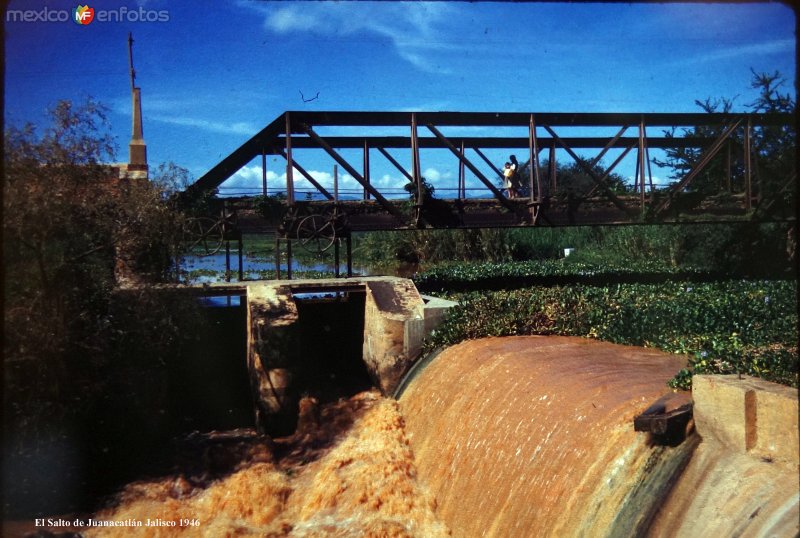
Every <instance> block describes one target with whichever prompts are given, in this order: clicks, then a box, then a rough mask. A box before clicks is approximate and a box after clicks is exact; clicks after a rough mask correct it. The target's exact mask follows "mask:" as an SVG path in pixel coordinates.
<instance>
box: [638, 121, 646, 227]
mask: <svg viewBox="0 0 800 538" xmlns="http://www.w3.org/2000/svg"><path fill="white" fill-rule="evenodd" d="M644 151H645V150H644V116H642V117H641V118H640V119H639V155H638V159H637V163H636V167H637V168H638V169H639V183H640V185H639V186H640V188H641V190H640V191H639V205H640V207H641V210H642V212H644V204H645V193H644V158H645V153H644Z"/></svg>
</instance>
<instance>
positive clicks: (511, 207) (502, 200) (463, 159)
mask: <svg viewBox="0 0 800 538" xmlns="http://www.w3.org/2000/svg"><path fill="white" fill-rule="evenodd" d="M426 126H427V127H428V129H429V130H430V131H431V132H432V133H433V134H434V136H436V138H438V139H439V141H440V142H441V143H442V144H444V145H445V147H446V148H447V149H449V150H450V151H451V152H452V153H453V155H455V156H456V157H457V158H458V160H459V161H461V162H462V163H464V165H465V166H466V167H467V168H469V170H470V172H472V173H473V174H475V177H477V178H478V179H479V180H480V181H481V183H483V184H484V185H486V187H487V188H488V189H489V190H490V191H492V194H494V196H495V198H497V199H498V200H499V201H500V203H501V204H502V205H503V206H504V207H506V208H507V209H509V210H511V211H512V212H514V213H516V212H517V208H516V207H515V206H514V204H512V203H511V202H509V201H508V198H506V197H505V196H503V193H502V192H500V190H499V189H498V188H497V187H495V186H494V185H492V182H491V181H489V180H488V179H487V178H486V176H484V175H483V174H482V173H481V171H480V170H478V169H477V168H476V167H475V165H474V164H472V162H470V160H469V159H467V158H466V157H465V156H464V155H463V154H462V153H461V151H459V149H458V148H457V147H455V146H454V145H453V143H452V142H450V141H449V140H448V139H447V138H446V137H445V136H444V135H443V134H442V133H441V132H439V130H438V129H437V128H436V127H435V126H434V125H433V124H432V123H428V124H427V125H426Z"/></svg>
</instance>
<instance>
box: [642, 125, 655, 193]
mask: <svg viewBox="0 0 800 538" xmlns="http://www.w3.org/2000/svg"><path fill="white" fill-rule="evenodd" d="M644 156H645V160H646V161H647V178H648V180H649V182H650V196H651V197H652V196H653V191H654V190H655V187H653V168H652V167H651V162H650V145H649V144H648V143H647V126H646V125H645V132H644Z"/></svg>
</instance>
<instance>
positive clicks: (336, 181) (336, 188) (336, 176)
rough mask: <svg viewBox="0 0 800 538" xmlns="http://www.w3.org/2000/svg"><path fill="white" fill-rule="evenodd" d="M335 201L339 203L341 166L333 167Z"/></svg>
mask: <svg viewBox="0 0 800 538" xmlns="http://www.w3.org/2000/svg"><path fill="white" fill-rule="evenodd" d="M333 201H334V202H335V203H337V204H338V203H339V165H338V164H334V165H333Z"/></svg>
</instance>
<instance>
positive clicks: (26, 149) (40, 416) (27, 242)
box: [3, 99, 180, 432]
mask: <svg viewBox="0 0 800 538" xmlns="http://www.w3.org/2000/svg"><path fill="white" fill-rule="evenodd" d="M50 112H51V124H50V125H49V126H47V127H46V128H45V129H44V130H43V131H42V132H41V133H39V131H38V130H37V129H36V128H35V127H34V126H32V125H26V126H24V127H22V128H15V127H11V128H9V129H8V130H7V131H6V133H5V143H6V153H5V161H4V165H5V169H4V172H5V174H4V177H3V191H4V196H3V210H4V219H3V243H4V248H5V256H4V260H3V261H4V269H5V281H4V293H5V305H4V307H5V308H4V314H5V324H4V333H5V338H4V357H5V372H6V376H7V377H6V379H7V383H6V387H5V389H6V391H5V402H6V404H7V405H8V406H9V407H7V409H10V413H9V414H8V415H7V416H6V418H7V419H9V420H12V421H16V423H17V425H19V424H22V425H25V426H26V427H27V428H29V429H28V430H26V431H31V432H33V431H35V428H33V427H32V426H31V425H32V424H37V423H43V422H47V423H50V424H59V422H60V421H61V419H63V418H64V417H65V416H66V415H70V414H76V413H77V414H80V413H81V412H83V411H85V410H86V408H87V407H86V406H88V405H89V404H88V402H91V401H92V400H93V398H95V397H97V395H98V394H99V393H100V392H101V391H102V390H103V387H105V386H106V380H105V379H104V377H103V372H105V371H106V370H105V368H107V367H108V366H109V365H110V364H111V363H113V362H114V359H115V358H116V357H117V356H116V355H115V353H116V349H118V348H115V345H116V344H117V343H118V338H117V337H118V336H119V335H120V334H122V333H123V332H124V330H125V329H127V327H119V326H118V325H117V321H118V320H117V318H115V316H114V315H113V313H112V310H113V304H112V303H113V290H114V289H115V287H116V285H117V281H116V276H115V267H116V266H117V264H119V263H122V262H124V263H126V264H127V265H129V266H130V267H131V268H132V269H134V270H138V271H139V273H140V274H142V275H149V276H150V277H152V278H153V279H156V280H157V279H160V278H164V277H165V276H166V275H167V272H168V268H169V263H170V259H171V254H172V249H173V247H174V244H175V242H176V241H177V237H178V235H179V234H178V230H179V229H180V225H179V221H180V215H179V214H176V213H175V212H174V211H172V210H171V209H170V208H169V207H168V204H167V202H166V200H165V196H164V192H163V191H162V190H161V189H159V188H158V187H157V186H155V185H153V184H151V183H149V182H145V181H136V180H131V179H126V178H120V177H119V172H118V170H117V169H116V168H114V167H112V166H109V165H105V164H101V163H104V162H113V161H114V155H113V150H114V147H113V139H112V137H111V135H110V134H109V132H108V124H107V122H106V110H105V108H104V107H103V106H101V105H99V104H98V103H96V102H95V101H93V100H91V99H90V100H88V101H87V102H86V103H84V104H82V105H80V106H78V105H73V104H72V103H70V102H67V101H62V102H59V103H58V104H57V105H56V106H55V107H54V108H53V109H52V110H51V111H50ZM150 314H151V316H150V317H145V318H141V322H142V323H148V320H149V321H152V319H153V316H156V315H157V311H155V310H150Z"/></svg>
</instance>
